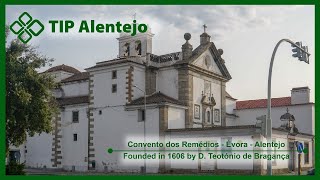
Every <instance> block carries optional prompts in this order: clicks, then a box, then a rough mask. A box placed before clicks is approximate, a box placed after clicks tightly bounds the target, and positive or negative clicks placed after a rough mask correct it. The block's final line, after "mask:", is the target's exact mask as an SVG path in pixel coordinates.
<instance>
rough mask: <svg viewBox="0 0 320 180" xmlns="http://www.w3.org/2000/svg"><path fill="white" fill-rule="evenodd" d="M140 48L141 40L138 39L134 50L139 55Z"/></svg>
mask: <svg viewBox="0 0 320 180" xmlns="http://www.w3.org/2000/svg"><path fill="white" fill-rule="evenodd" d="M141 50H142V48H141V41H140V40H138V41H136V52H137V55H141Z"/></svg>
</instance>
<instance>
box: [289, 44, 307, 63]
mask: <svg viewBox="0 0 320 180" xmlns="http://www.w3.org/2000/svg"><path fill="white" fill-rule="evenodd" d="M295 44H296V45H297V46H298V47H300V48H301V49H303V50H301V49H300V48H298V47H297V46H295V45H293V44H291V47H293V49H292V52H293V54H292V56H293V57H297V58H298V59H299V60H300V61H304V62H306V63H308V64H309V53H308V46H302V43H301V42H296V43H295Z"/></svg>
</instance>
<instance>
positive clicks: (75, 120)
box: [72, 111, 79, 123]
mask: <svg viewBox="0 0 320 180" xmlns="http://www.w3.org/2000/svg"><path fill="white" fill-rule="evenodd" d="M72 122H73V123H78V122H79V111H72Z"/></svg>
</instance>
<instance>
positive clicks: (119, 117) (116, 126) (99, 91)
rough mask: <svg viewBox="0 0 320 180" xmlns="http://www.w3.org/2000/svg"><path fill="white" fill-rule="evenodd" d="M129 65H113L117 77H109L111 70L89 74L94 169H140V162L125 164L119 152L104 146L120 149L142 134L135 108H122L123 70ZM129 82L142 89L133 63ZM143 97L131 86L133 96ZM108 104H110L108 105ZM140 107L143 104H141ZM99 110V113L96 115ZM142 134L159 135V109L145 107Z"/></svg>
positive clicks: (154, 168)
mask: <svg viewBox="0 0 320 180" xmlns="http://www.w3.org/2000/svg"><path fill="white" fill-rule="evenodd" d="M128 68H129V66H120V67H114V68H113V69H112V70H117V79H112V78H111V70H108V69H106V70H103V71H100V72H95V73H93V75H94V77H93V80H94V81H93V82H94V88H93V96H94V100H93V101H94V107H95V109H94V110H93V111H92V112H93V117H94V128H93V131H94V134H93V144H94V149H95V151H94V154H95V157H94V160H95V161H96V170H97V171H104V170H105V166H106V167H107V168H108V171H126V172H140V167H141V166H143V161H136V162H135V163H134V164H128V163H124V162H122V161H121V158H120V157H119V156H120V155H121V153H113V154H109V153H107V151H106V150H107V149H108V148H113V149H124V148H126V147H127V142H126V141H127V139H128V138H134V137H138V138H139V137H140V138H141V137H143V135H144V122H138V110H130V111H126V110H125V107H124V106H125V104H126V102H127V100H126V97H127V94H126V92H127V89H126V87H127V84H126V82H127V79H126V77H127V74H126V72H127V70H128ZM133 75H134V77H133V84H134V85H137V86H138V87H139V88H140V89H144V87H145V84H144V71H143V69H142V68H141V67H137V66H134V71H133ZM115 83H116V84H117V87H118V88H117V93H112V92H111V85H112V84H115ZM139 97H143V92H141V91H139V90H138V89H135V88H134V87H133V99H136V98H139ZM110 106H111V107H110ZM141 109H143V106H141ZM99 111H101V114H99ZM146 114H147V116H146V137H152V136H156V137H159V110H158V108H152V109H150V108H149V109H147V113H146ZM147 167H148V168H147V171H148V172H156V171H157V170H158V164H157V165H148V164H147Z"/></svg>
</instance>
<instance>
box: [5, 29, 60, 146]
mask: <svg viewBox="0 0 320 180" xmlns="http://www.w3.org/2000/svg"><path fill="white" fill-rule="evenodd" d="M6 36H8V29H6ZM52 61H53V59H51V58H47V57H46V56H43V55H41V54H39V53H38V52H37V51H36V48H34V47H33V46H30V45H26V44H23V43H21V42H20V41H19V40H17V39H15V40H12V41H11V42H9V43H7V47H6V152H8V150H9V145H15V146H19V145H21V144H22V143H23V142H24V141H25V140H26V137H27V135H29V136H34V135H35V134H37V133H38V134H40V133H42V132H46V133H49V132H50V131H51V130H52V119H53V117H54V115H55V113H56V112H57V105H56V103H55V99H54V97H53V95H52V92H51V89H53V88H55V86H56V84H55V82H54V80H53V78H52V77H50V76H49V75H47V74H44V73H38V72H37V70H39V68H42V67H45V66H50V65H51V62H52Z"/></svg>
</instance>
